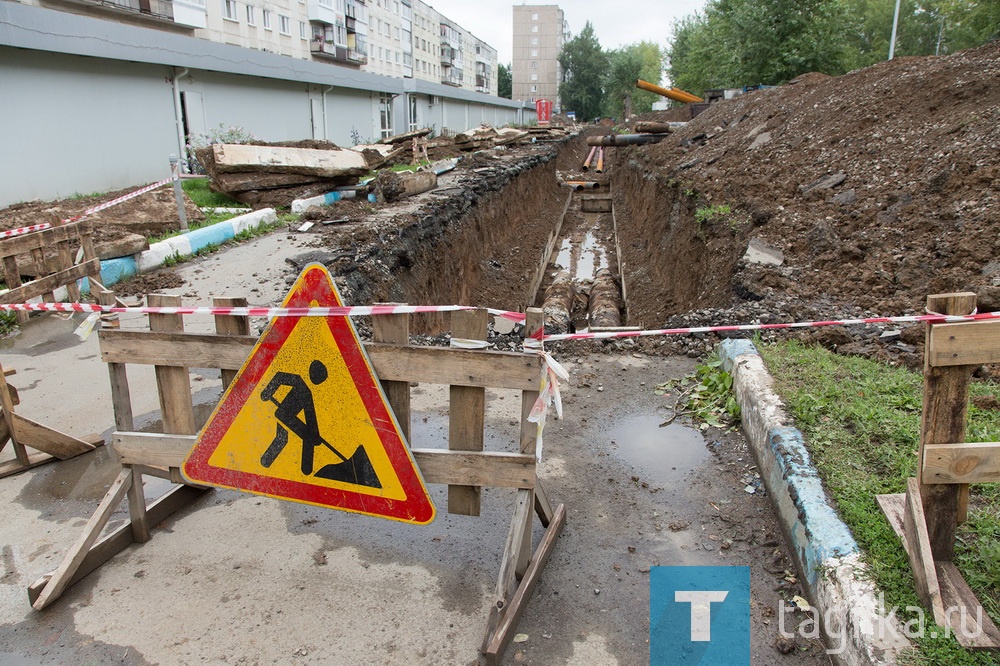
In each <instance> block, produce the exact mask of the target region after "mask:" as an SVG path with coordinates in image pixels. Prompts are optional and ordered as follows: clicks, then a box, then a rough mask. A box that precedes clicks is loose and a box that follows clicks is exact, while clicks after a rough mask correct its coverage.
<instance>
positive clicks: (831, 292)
mask: <svg viewBox="0 0 1000 666" xmlns="http://www.w3.org/2000/svg"><path fill="white" fill-rule="evenodd" d="M651 115H653V114H651ZM619 158H620V159H621V158H625V159H635V160H637V161H638V162H640V163H642V164H643V165H644V166H645V167H648V168H651V169H654V170H656V171H657V172H658V173H659V174H661V175H662V176H663V177H664V178H666V179H669V180H671V181H674V182H676V183H678V184H679V186H680V187H681V188H683V192H684V193H685V194H686V195H688V196H692V197H695V198H696V202H695V204H694V205H695V207H696V208H697V209H698V210H708V209H710V208H712V207H719V208H722V207H724V206H729V207H730V208H731V209H732V213H731V214H730V215H729V216H728V219H723V218H725V217H727V216H726V215H706V216H705V218H704V219H706V220H708V221H709V226H710V227H712V226H713V224H712V223H713V221H714V228H709V229H707V232H708V233H709V234H716V235H725V234H729V235H735V238H736V240H735V242H739V243H743V244H745V243H746V242H748V240H749V239H750V238H752V237H757V238H759V239H761V240H763V241H764V242H765V243H766V244H768V245H770V246H772V247H774V248H777V249H780V250H782V251H783V253H784V257H785V261H784V264H783V265H781V266H760V265H756V264H755V265H747V264H745V263H738V264H736V265H733V262H732V259H731V257H729V256H721V255H720V258H719V265H718V266H716V267H715V268H714V269H713V270H715V269H718V270H723V271H726V272H728V273H730V274H733V283H734V284H741V285H743V286H744V287H745V289H744V290H743V291H744V293H743V296H744V297H745V296H747V294H751V295H752V297H753V298H751V300H758V299H759V298H761V297H763V298H764V299H765V303H766V302H767V298H768V297H769V296H770V297H776V296H780V297H782V298H788V297H793V298H798V299H800V300H804V301H814V300H823V301H827V302H830V301H833V302H838V303H843V304H845V305H853V306H857V307H860V308H863V309H865V310H869V311H872V312H878V313H881V314H885V315H900V314H907V313H914V312H922V311H923V308H924V303H925V299H926V296H927V295H928V294H933V293H944V292H952V291H964V290H972V291H976V292H977V293H978V294H979V307H980V310H997V309H1000V261H998V257H1000V43H994V44H989V45H986V46H983V47H980V48H977V49H972V50H968V51H964V52H961V53H958V54H954V55H951V56H944V57H929V58H899V59H896V60H893V61H891V62H885V63H881V64H879V65H875V66H873V67H870V68H867V69H864V70H859V71H856V72H852V73H850V74H847V75H844V76H841V77H835V78H834V77H827V76H824V75H821V74H809V75H805V76H802V77H799V78H798V79H796V80H795V81H793V82H792V83H790V84H788V85H785V86H781V87H778V88H773V89H768V90H761V91H757V92H753V93H748V94H746V95H743V96H741V97H738V98H736V99H733V100H729V101H725V102H720V103H717V104H713V105H712V106H711V107H710V108H709V109H708V110H706V111H705V112H704V113H702V114H700V115H699V116H697V117H696V118H695V119H694V120H692V121H691V122H690V123H689V124H688V125H687V126H686V127H685V128H684V129H682V130H680V131H678V132H677V134H676V139H668V140H666V141H664V142H662V143H660V144H657V145H654V146H648V147H641V148H633V149H629V150H628V151H627V152H626V151H623V152H622V153H619ZM716 210H718V208H717V209H716ZM738 291H740V290H736V289H734V291H733V295H732V301H733V303H738V302H740V300H741V295H740V294H739V293H737V292H738ZM742 300H746V298H743V299H742ZM661 314H663V315H664V316H667V315H670V314H675V313H669V312H664V313H661ZM834 314H836V313H834Z"/></svg>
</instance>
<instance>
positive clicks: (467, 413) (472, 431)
mask: <svg viewBox="0 0 1000 666" xmlns="http://www.w3.org/2000/svg"><path fill="white" fill-rule="evenodd" d="M489 323H490V322H489V313H488V312H487V311H486V310H485V309H484V308H479V309H476V310H460V311H457V312H452V313H451V335H452V337H453V338H458V339H466V340H485V339H486V333H487V329H488V327H489ZM448 397H449V400H448V448H449V449H450V450H452V451H482V450H483V436H484V435H483V429H484V427H485V423H486V389H484V388H481V387H475V386H449V387H448ZM532 485H534V484H532ZM482 492H483V490H482V488H481V487H479V486H448V513H454V514H457V515H460V516H478V515H479V512H480V504H481V497H482Z"/></svg>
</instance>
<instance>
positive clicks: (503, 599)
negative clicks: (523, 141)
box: [28, 296, 566, 663]
mask: <svg viewBox="0 0 1000 666" xmlns="http://www.w3.org/2000/svg"><path fill="white" fill-rule="evenodd" d="M149 304H150V305H161V306H166V305H180V299H179V297H167V296H150V297H149ZM215 305H217V306H233V305H245V301H239V300H234V299H216V300H215ZM452 317H453V319H452V332H453V334H454V335H455V336H457V337H467V338H474V339H485V337H486V331H487V313H486V311H485V310H473V311H465V312H455V313H452ZM541 319H542V314H541V310H537V309H532V310H529V312H528V315H527V323H526V326H527V330H536V329H538V328H540V327H541ZM372 321H373V331H374V338H375V340H376V342H373V343H367V344H366V345H365V347H366V351H367V353H368V356H369V359H370V360H371V364H372V367H373V368H374V370H375V372H376V375H377V376H378V377H379V379H380V381H381V383H382V385H383V390H384V392H385V394H386V397H387V400H388V402H389V404H390V406H391V407H392V409H393V412H394V413H395V416H396V419H397V421H398V422H399V423H400V426H401V429H402V431H403V434H404V436H406V437H408V436H409V432H410V418H411V414H410V383H411V382H423V383H432V384H445V385H449V386H450V389H449V393H450V414H449V436H448V447H449V448H448V449H411V453H412V455H413V458H414V461H415V462H416V464H417V466H418V467H419V469H420V471H421V475H422V476H423V478H424V481H425V482H427V483H441V484H448V486H449V493H448V510H449V512H451V513H459V514H464V515H473V516H475V515H479V511H480V494H481V488H482V487H484V486H491V487H497V488H511V489H514V491H515V493H516V502H515V509H514V515H513V518H512V520H511V524H510V528H509V531H508V535H507V540H506V544H505V547H504V551H503V554H502V558H501V564H500V573H499V576H498V579H497V584H496V588H495V595H494V599H493V603H492V605H491V611H490V615H489V617H488V619H487V625H486V632H485V637H484V639H483V643H482V652H483V655H484V656H485V657H486V660H487V662H489V663H495V662H496V661H497V660H499V659H500V657H501V655H502V654H503V651H504V649H505V648H506V646H507V645H508V643H509V641H510V640H511V639H512V638H513V635H514V628H515V627H516V625H517V622H518V620H519V618H520V617H521V614H522V613H523V612H524V609H525V606H526V604H527V600H528V599H529V597H530V596H531V593H532V591H533V590H534V587H535V584H536V583H537V581H538V577H539V576H540V574H541V571H542V569H543V568H544V566H545V563H546V562H547V561H548V558H549V556H550V554H551V553H552V549H553V548H554V546H555V542H556V539H557V538H558V536H559V534H560V532H561V531H562V528H563V525H564V523H565V519H566V510H565V508H564V506H563V505H561V504H560V505H558V506H556V507H553V506H552V504H551V503H550V502H549V499H548V497H547V495H546V494H545V491H544V489H543V488H542V484H541V481H540V480H539V479H538V478H537V475H536V458H535V443H536V436H537V427H538V426H537V425H536V424H534V423H531V422H529V421H528V420H527V417H528V415H529V413H530V411H531V408H532V406H533V405H534V403H535V401H536V399H537V397H538V388H539V381H540V378H541V376H542V375H541V373H542V371H543V367H544V361H543V360H542V359H541V357H539V356H538V355H537V354H526V353H511V352H495V351H480V350H460V349H442V348H427V347H410V346H408V343H409V315H406V314H397V315H379V316H375V317H373V318H372ZM216 331H217V333H216V334H196V333H186V332H184V330H183V321H182V317H181V316H180V315H151V316H150V331H134V330H132V331H122V330H114V329H105V330H102V331H101V332H100V348H101V357H102V359H103V360H104V361H105V362H106V363H107V364H108V371H109V374H110V377H111V389H112V400H113V403H114V410H115V423H116V428H117V430H116V432H115V433H114V436H113V445H114V449H115V452H116V454H117V456H118V460H119V462H120V463H121V465H122V472H121V474H120V475H119V476H118V478H117V479H116V481H115V483H114V484H113V485H112V486H111V489H110V490H109V491H108V494H107V495H106V497H105V498H104V500H103V501H102V502H101V504H100V506H99V507H98V509H97V512H96V513H95V514H94V516H93V517H92V518H91V519H90V522H89V523H88V524H87V526H86V528H85V530H84V534H83V535H82V536H81V537H80V539H79V540H78V541H77V542H76V543H75V544H74V545H73V546H72V547H71V548H70V550H69V552H68V553H67V554H66V556H65V559H64V560H63V562H62V564H61V565H60V566H59V568H57V569H56V570H55V571H54V572H52V573H50V574H47V575H45V576H42V577H41V578H39V579H38V580H37V581H35V582H34V583H33V584H32V585H31V586H30V587H29V588H28V596H29V599H30V600H31V603H32V606H33V607H34V608H35V609H36V610H41V609H43V608H45V607H46V606H48V605H49V604H51V603H52V602H53V601H55V600H56V599H57V598H58V597H59V596H60V595H61V594H62V592H63V591H64V590H65V589H66V588H67V587H68V586H70V585H72V584H73V583H75V582H76V581H78V580H80V579H81V578H83V577H84V576H86V575H87V574H88V573H90V572H91V571H93V570H94V569H96V568H98V567H99V566H100V565H101V564H103V563H104V562H106V561H107V560H109V559H111V558H112V557H114V555H115V554H116V553H118V552H120V551H121V550H123V549H124V548H126V547H128V546H129V545H130V544H131V543H133V542H136V543H143V542H145V541H148V540H149V539H150V527H151V526H152V525H155V524H157V523H158V522H160V521H162V520H163V519H164V518H166V517H167V516H169V515H170V514H171V513H173V512H174V511H176V510H178V509H180V508H181V507H183V506H184V505H186V504H188V503H189V502H191V501H192V500H194V499H195V498H197V497H198V495H199V494H200V493H201V492H202V491H203V490H204V488H201V487H197V486H192V485H185V484H186V483H187V482H186V481H185V480H184V479H183V477H182V476H181V474H180V469H179V468H180V467H181V465H182V463H183V461H184V459H185V457H186V456H187V454H188V452H189V451H190V450H191V448H192V446H193V445H194V442H195V440H196V427H195V424H194V412H193V406H192V402H191V384H190V378H189V375H188V370H187V368H189V367H197V368H219V369H221V370H222V376H223V384H224V386H228V384H229V382H231V381H233V377H234V375H235V372H236V371H237V370H238V369H239V368H240V367H242V365H243V362H244V361H245V360H246V357H247V356H248V354H249V353H250V351H251V349H252V348H253V346H254V344H255V343H256V338H255V337H253V336H250V335H247V332H248V331H249V326H248V322H247V321H246V318H242V317H217V318H216ZM127 364H144V365H153V366H154V367H155V368H156V378H157V389H158V393H159V397H160V405H161V409H162V415H163V424H164V432H163V433H162V434H158V433H152V434H151V433H140V432H135V431H134V430H135V426H134V423H133V420H132V410H131V400H130V397H129V389H128V379H127V376H126V373H125V367H126V365H127ZM486 388H502V389H515V390H520V391H521V395H522V398H521V429H520V441H519V446H518V451H517V452H516V453H510V452H489V451H484V450H483V427H484V410H485V389H486ZM144 474H148V475H152V476H157V477H162V478H165V479H169V480H170V481H173V482H174V483H177V484H181V485H178V486H175V487H174V488H173V489H172V490H171V491H169V492H168V493H167V494H166V495H164V496H163V497H161V498H160V499H158V500H157V501H156V502H154V503H152V504H150V505H148V506H147V502H146V498H145V496H144V494H143V492H142V475H144ZM126 496H127V497H128V507H129V517H130V522H129V523H128V524H126V525H123V526H122V527H120V528H118V529H117V530H114V531H112V532H111V533H110V534H107V535H105V536H104V537H103V538H100V540H98V537H99V536H100V534H101V531H102V530H103V528H104V527H105V525H106V524H107V521H108V518H109V517H110V515H111V512H112V511H113V510H114V508H115V507H116V506H117V505H118V504H119V503H120V502H121V500H122V498H123V497H126ZM533 513H535V514H537V515H538V517H539V521H540V523H541V525H542V527H543V528H544V530H545V531H544V533H543V535H542V538H541V541H540V543H539V545H538V547H537V548H535V550H534V551H532V549H531V545H532V528H533V516H532V514H533Z"/></svg>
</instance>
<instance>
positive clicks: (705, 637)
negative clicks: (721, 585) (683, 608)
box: [674, 590, 729, 643]
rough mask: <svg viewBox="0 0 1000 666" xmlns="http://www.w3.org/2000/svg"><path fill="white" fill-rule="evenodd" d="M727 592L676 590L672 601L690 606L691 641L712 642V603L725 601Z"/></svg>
mask: <svg viewBox="0 0 1000 666" xmlns="http://www.w3.org/2000/svg"><path fill="white" fill-rule="evenodd" d="M727 596H729V592H727V591H725V590H706V591H700V590H676V591H675V592H674V601H676V602H678V603H690V604H691V641H692V642H699V643H703V642H707V641H711V640H712V609H711V606H712V603H713V602H720V601H725V599H726V597H727Z"/></svg>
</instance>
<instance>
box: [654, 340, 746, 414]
mask: <svg viewBox="0 0 1000 666" xmlns="http://www.w3.org/2000/svg"><path fill="white" fill-rule="evenodd" d="M732 388H733V377H732V375H730V374H729V373H728V372H726V371H725V370H723V369H722V360H721V359H720V358H719V357H718V355H717V354H714V355H712V356H711V357H710V358H709V359H708V360H707V361H706V362H705V363H704V364H702V365H699V366H698V367H697V368H695V371H694V373H693V374H690V375H688V376H687V377H683V378H681V379H674V380H671V381H669V382H666V383H664V384H660V385H659V386H657V387H656V388H655V389H654V393H656V395H666V394H667V392H668V391H671V390H674V389H677V390H679V391H680V392H679V394H678V396H677V400H676V401H675V402H674V407H673V414H672V415H671V416H670V418H669V419H667V420H666V421H665V422H664V423H662V424H660V427H665V426H667V425H670V424H671V423H673V421H674V419H676V418H677V417H679V416H692V417H694V419H695V421H696V422H698V424H699V427H700V428H701V429H702V430H704V429H705V428H708V427H713V428H726V427H731V426H733V425H734V424H736V423H738V422H739V420H740V405H739V403H737V402H736V396H735V395H734V394H733V391H732Z"/></svg>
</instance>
